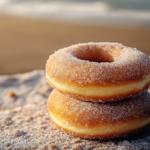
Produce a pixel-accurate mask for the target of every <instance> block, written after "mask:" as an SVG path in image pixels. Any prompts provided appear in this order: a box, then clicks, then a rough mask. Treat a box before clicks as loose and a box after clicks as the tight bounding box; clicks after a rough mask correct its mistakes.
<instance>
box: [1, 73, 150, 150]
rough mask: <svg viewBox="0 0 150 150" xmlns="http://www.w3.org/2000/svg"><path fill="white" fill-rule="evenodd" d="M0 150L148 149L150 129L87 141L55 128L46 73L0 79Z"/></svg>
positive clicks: (149, 146)
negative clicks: (120, 137)
mask: <svg viewBox="0 0 150 150" xmlns="http://www.w3.org/2000/svg"><path fill="white" fill-rule="evenodd" d="M0 89H1V90H0V96H1V97H0V150H34V149H38V150H65V149H66V150H149V148H150V127H147V128H146V129H145V130H143V131H142V132H140V133H138V134H135V135H134V136H130V137H128V138H123V139H118V140H107V141H100V140H87V139H82V138H79V137H78V136H74V135H72V134H69V133H67V132H65V131H63V130H61V129H58V128H57V127H55V125H54V124H53V123H52V122H51V120H50V117H49V112H48V110H47V99H48V96H49V95H50V93H51V91H52V88H51V87H50V86H49V85H48V84H47V82H46V79H45V72H44V71H42V70H41V71H38V70H36V71H32V72H29V73H25V74H20V75H14V76H1V77H0ZM149 92H150V90H149Z"/></svg>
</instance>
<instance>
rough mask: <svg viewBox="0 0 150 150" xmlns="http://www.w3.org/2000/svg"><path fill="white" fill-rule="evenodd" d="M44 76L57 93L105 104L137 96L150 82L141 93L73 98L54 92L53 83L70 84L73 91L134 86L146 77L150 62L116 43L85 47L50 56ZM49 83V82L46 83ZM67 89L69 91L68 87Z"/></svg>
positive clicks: (149, 69) (149, 82)
mask: <svg viewBox="0 0 150 150" xmlns="http://www.w3.org/2000/svg"><path fill="white" fill-rule="evenodd" d="M46 73H47V76H48V77H49V78H50V79H52V78H54V79H55V81H56V84H55V83H52V82H50V81H49V83H50V84H51V85H52V86H53V87H54V88H56V89H57V90H59V91H60V92H63V93H67V94H70V96H73V97H76V98H78V99H80V100H90V101H93V102H94V101H99V100H101V101H102V102H107V101H108V102H109V101H115V100H120V99H124V98H128V97H132V95H133V96H134V95H136V94H140V93H141V92H143V91H144V90H146V89H147V87H148V86H149V84H150V79H148V81H147V82H146V83H144V86H143V87H142V89H140V88H139V90H138V91H137V90H135V89H131V91H129V92H128V93H122V94H121V95H117V93H115V94H114V95H111V96H107V95H106V96H105V97H93V96H87V95H84V94H81V95H80V94H78V93H76V94H74V93H71V92H69V91H63V89H61V88H60V87H59V88H58V86H57V83H58V84H59V83H63V84H72V85H73V86H74V87H75V88H76V87H86V86H87V87H88V86H93V87H94V86H95V87H99V86H100V87H102V86H103V87H105V86H114V87H115V86H120V85H125V84H129V83H136V82H139V81H142V80H143V79H145V78H146V77H147V76H148V75H150V59H149V58H148V56H147V55H146V54H144V53H142V52H140V51H138V50H136V49H133V48H130V47H126V46H123V45H121V44H118V43H108V42H104V43H87V44H78V45H73V46H70V47H67V48H64V49H61V50H59V51H57V52H55V53H54V54H53V55H51V56H50V57H49V59H48V61H47V64H46ZM48 80H49V79H48ZM68 88H69V87H68Z"/></svg>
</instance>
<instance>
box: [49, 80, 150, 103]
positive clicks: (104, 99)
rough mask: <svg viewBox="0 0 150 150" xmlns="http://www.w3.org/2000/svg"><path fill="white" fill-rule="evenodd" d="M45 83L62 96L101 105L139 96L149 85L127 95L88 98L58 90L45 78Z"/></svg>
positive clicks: (115, 94) (116, 94) (149, 83)
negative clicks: (100, 103)
mask: <svg viewBox="0 0 150 150" xmlns="http://www.w3.org/2000/svg"><path fill="white" fill-rule="evenodd" d="M47 81H48V83H49V84H50V85H51V86H52V87H53V88H55V89H57V90H58V91H59V92H61V93H63V94H66V95H68V96H71V97H72V98H76V99H78V100H82V101H91V102H102V103H105V102H113V101H118V100H124V99H126V98H131V97H135V96H137V95H141V94H142V93H144V92H145V91H147V89H148V88H149V85H150V82H148V83H147V84H145V86H144V87H143V88H142V89H141V90H140V89H137V88H136V89H132V91H130V90H129V91H128V92H127V93H123V92H122V93H121V94H119V93H114V95H111V96H108V95H105V96H88V95H83V94H82V95H81V94H73V93H71V92H69V91H68V92H67V91H65V92H64V91H63V90H61V89H58V87H57V86H55V84H52V83H51V82H50V80H49V79H48V78H47ZM132 82H133V81H132ZM135 83H136V82H135ZM126 84H127V83H125V84H122V85H126ZM105 86H106V85H105ZM115 86H119V85H114V88H115ZM108 87H109V86H108Z"/></svg>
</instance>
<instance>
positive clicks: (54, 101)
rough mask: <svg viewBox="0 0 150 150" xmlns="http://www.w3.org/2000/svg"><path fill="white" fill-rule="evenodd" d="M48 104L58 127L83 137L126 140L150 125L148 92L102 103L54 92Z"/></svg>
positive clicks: (149, 97)
mask: <svg viewBox="0 0 150 150" xmlns="http://www.w3.org/2000/svg"><path fill="white" fill-rule="evenodd" d="M47 104H48V109H49V112H50V116H51V120H52V121H53V122H54V124H55V125H56V126H57V127H59V128H62V129H64V130H65V131H68V132H71V133H73V134H75V135H78V136H80V137H83V138H89V139H113V138H119V137H126V136H129V135H131V134H134V133H136V132H139V131H141V130H142V129H143V128H144V127H146V126H148V125H149V124H150V109H149V108H150V94H149V93H144V94H142V95H141V96H138V97H135V98H132V99H126V100H124V101H121V102H112V103H105V104H102V103H92V102H85V101H79V100H77V99H73V98H71V97H69V96H66V95H64V94H62V93H60V92H59V91H57V90H53V92H52V93H51V95H50V97H49V100H48V103H47Z"/></svg>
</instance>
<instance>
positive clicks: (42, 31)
mask: <svg viewBox="0 0 150 150" xmlns="http://www.w3.org/2000/svg"><path fill="white" fill-rule="evenodd" d="M99 41H109V42H119V43H122V44H123V45H126V46H130V47H136V48H137V49H139V50H141V51H143V52H144V53H146V54H147V55H150V29H144V28H133V27H132V28H129V27H128V28H125V27H111V26H110V25H109V26H94V25H93V26H89V25H81V24H80V25H79V24H73V23H64V22H56V21H49V20H38V19H31V18H25V17H16V16H11V15H5V14H0V75H2V74H3V75H4V74H16V73H22V72H27V71H31V70H33V69H44V68H45V63H46V60H47V59H48V57H49V55H50V54H52V53H53V52H54V51H56V50H58V49H60V48H63V47H67V46H70V45H72V44H77V43H83V42H99Z"/></svg>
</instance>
